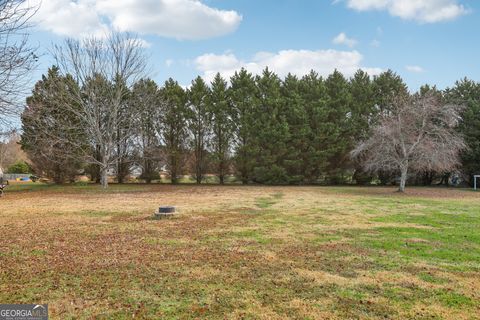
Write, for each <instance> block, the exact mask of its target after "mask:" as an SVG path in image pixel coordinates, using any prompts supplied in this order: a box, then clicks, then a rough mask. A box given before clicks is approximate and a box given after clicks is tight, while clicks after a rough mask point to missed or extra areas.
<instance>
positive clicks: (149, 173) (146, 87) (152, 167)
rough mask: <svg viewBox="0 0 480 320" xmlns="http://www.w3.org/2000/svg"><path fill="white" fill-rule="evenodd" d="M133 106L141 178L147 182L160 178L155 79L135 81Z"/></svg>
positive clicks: (157, 104)
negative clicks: (136, 112)
mask: <svg viewBox="0 0 480 320" xmlns="http://www.w3.org/2000/svg"><path fill="white" fill-rule="evenodd" d="M130 105H131V107H132V108H135V109H137V110H138V111H139V112H138V119H137V133H136V145H135V149H136V150H137V158H138V159H137V160H138V162H139V163H140V165H141V167H142V175H141V178H142V179H144V180H145V182H146V183H151V182H152V180H153V179H158V178H159V175H158V171H159V168H158V162H159V154H158V153H159V144H160V142H159V139H158V135H157V131H156V128H157V122H158V121H160V119H159V116H160V115H159V108H160V99H159V89H158V86H157V84H156V83H155V81H153V80H150V79H143V80H140V81H139V82H137V83H135V85H134V86H133V89H132V96H131V100H130Z"/></svg>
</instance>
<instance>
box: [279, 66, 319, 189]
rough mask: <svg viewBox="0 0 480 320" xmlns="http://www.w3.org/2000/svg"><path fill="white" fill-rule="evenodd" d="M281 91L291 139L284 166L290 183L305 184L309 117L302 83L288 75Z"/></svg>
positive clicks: (309, 132)
mask: <svg viewBox="0 0 480 320" xmlns="http://www.w3.org/2000/svg"><path fill="white" fill-rule="evenodd" d="M281 89H282V90H281V92H282V101H283V106H282V108H281V110H280V112H281V114H282V116H283V117H285V119H287V122H288V128H289V138H290V139H289V140H288V141H287V144H286V147H287V149H288V150H287V152H286V154H285V160H284V165H285V169H286V171H287V175H288V178H289V182H290V183H293V184H299V183H303V182H305V181H306V177H307V176H308V175H309V171H308V166H309V156H310V154H309V147H310V144H309V137H310V135H311V131H310V126H309V123H308V122H309V117H308V114H307V111H306V107H305V101H304V99H303V96H302V92H301V81H300V80H299V79H298V78H297V77H296V76H293V75H292V74H288V75H287V77H286V78H285V80H284V81H283V83H282V88H281Z"/></svg>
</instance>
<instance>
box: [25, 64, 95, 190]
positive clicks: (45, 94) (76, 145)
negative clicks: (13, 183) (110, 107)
mask: <svg viewBox="0 0 480 320" xmlns="http://www.w3.org/2000/svg"><path fill="white" fill-rule="evenodd" d="M75 86H77V84H76V83H75V81H74V80H73V78H72V77H69V76H68V77H62V76H60V74H59V72H58V68H57V67H55V66H54V67H51V68H50V69H48V73H47V75H46V76H45V75H43V76H42V80H40V81H38V82H37V83H36V84H35V88H34V89H33V91H32V95H31V96H30V97H28V98H27V106H26V108H25V111H24V112H23V114H22V137H21V141H20V144H21V145H22V149H23V150H24V151H25V152H26V153H27V155H28V157H29V159H30V161H31V162H32V166H33V168H34V170H35V172H36V173H37V174H40V175H46V176H47V177H50V178H52V179H53V181H54V182H56V183H63V182H66V181H73V180H74V177H75V175H77V174H79V172H80V170H81V168H82V167H83V165H84V161H83V160H84V153H85V152H87V151H88V146H87V143H86V139H85V135H84V133H83V132H82V131H81V130H79V127H80V126H78V125H72V124H77V123H81V120H80V119H79V118H78V117H77V115H76V114H74V113H72V112H67V111H66V110H65V108H64V107H63V106H64V105H63V103H71V104H72V105H74V104H75V102H74V101H69V100H68V99H66V98H65V97H66V96H68V94H67V93H66V92H67V91H69V90H72V88H73V87H75ZM71 109H73V108H71Z"/></svg>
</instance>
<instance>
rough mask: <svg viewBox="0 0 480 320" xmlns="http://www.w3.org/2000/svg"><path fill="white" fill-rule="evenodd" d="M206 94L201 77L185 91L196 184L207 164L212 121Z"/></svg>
mask: <svg viewBox="0 0 480 320" xmlns="http://www.w3.org/2000/svg"><path fill="white" fill-rule="evenodd" d="M208 95H209V88H208V87H207V85H206V83H205V81H204V80H203V79H202V78H201V77H197V78H196V79H195V80H193V81H192V86H191V87H190V89H189V90H188V91H187V96H188V102H187V106H188V113H187V115H188V116H187V123H188V130H189V133H190V136H191V141H190V144H191V150H192V151H193V173H194V177H195V180H196V182H197V184H200V183H202V180H203V178H204V175H205V173H206V170H207V164H208V161H207V160H208V159H207V155H208V153H207V152H208V148H209V143H210V135H211V122H212V121H211V113H210V112H209V110H208V104H207V99H208Z"/></svg>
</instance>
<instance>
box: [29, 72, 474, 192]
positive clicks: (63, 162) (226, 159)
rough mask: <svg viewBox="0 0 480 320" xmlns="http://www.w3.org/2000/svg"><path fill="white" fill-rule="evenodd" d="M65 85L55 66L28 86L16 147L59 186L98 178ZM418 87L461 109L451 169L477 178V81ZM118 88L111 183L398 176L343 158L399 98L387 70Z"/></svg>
mask: <svg viewBox="0 0 480 320" xmlns="http://www.w3.org/2000/svg"><path fill="white" fill-rule="evenodd" d="M92 81H98V79H96V80H95V79H93V80H92ZM62 84H63V85H62ZM69 85H70V86H71V85H75V84H74V80H73V78H71V77H68V76H67V77H62V76H60V75H59V72H58V69H57V68H55V67H52V68H51V69H50V70H49V73H48V74H47V75H46V76H43V78H42V80H41V81H39V82H38V83H37V84H36V86H35V89H34V90H33V93H32V96H31V97H29V98H28V99H27V108H26V110H25V112H24V114H23V116H22V124H23V125H22V129H23V134H22V142H21V143H22V146H23V148H24V150H25V151H26V152H27V154H28V155H29V158H30V160H31V162H32V166H33V167H34V168H35V169H36V171H38V173H39V174H44V175H48V176H50V177H52V178H54V180H55V181H57V182H63V181H65V180H71V179H73V177H74V176H75V175H76V174H78V173H79V172H80V171H81V170H86V171H87V172H88V173H90V175H91V176H92V179H94V180H97V179H99V170H100V169H99V166H98V164H96V163H95V162H86V161H85V160H84V159H86V157H85V155H86V154H89V155H90V156H91V157H92V158H94V159H95V156H96V152H97V151H98V146H95V145H92V143H91V142H90V141H89V139H88V137H87V136H85V135H83V134H82V130H81V129H79V128H81V126H78V125H72V124H74V123H75V124H78V122H81V119H80V118H78V117H76V115H75V114H71V115H68V114H66V113H65V112H64V111H63V109H64V108H63V107H64V104H65V103H68V101H66V100H65V99H63V98H62V96H63V95H64V93H63V92H62V90H69V89H68V86H69ZM108 85H112V84H107V86H108ZM59 88H62V89H59ZM420 91H421V93H422V92H427V91H435V92H436V93H437V94H439V95H441V96H442V97H443V99H445V101H446V102H452V103H460V104H463V105H465V106H466V108H465V111H464V113H463V121H462V122H461V125H460V127H459V128H458V130H460V131H461V132H462V133H463V134H464V136H465V140H466V142H467V144H468V145H469V149H468V150H467V151H465V153H464V154H463V155H462V158H463V168H461V170H462V172H464V173H465V176H466V177H468V176H470V175H471V174H473V173H478V172H480V161H479V160H480V139H479V138H480V84H478V83H476V82H473V81H471V80H468V79H464V80H462V81H459V82H457V83H456V85H455V86H454V87H453V88H450V89H446V90H444V91H439V90H437V89H436V88H435V87H429V86H424V87H422V88H421V90H420ZM125 92H126V93H125V95H124V107H123V109H122V113H121V117H122V118H123V120H122V119H120V120H119V122H118V126H117V127H116V130H118V131H119V132H120V131H121V130H125V127H126V126H129V127H133V129H134V130H133V131H131V132H132V133H131V134H129V135H128V137H127V138H125V136H122V135H121V134H117V135H113V137H114V138H113V139H115V136H116V137H117V139H118V141H114V146H115V148H114V150H113V151H112V152H113V153H114V155H115V159H116V162H115V165H113V166H112V169H114V171H115V173H116V175H117V180H118V181H119V182H122V181H124V179H125V177H126V176H127V175H128V174H129V173H130V172H131V170H132V168H140V169H141V171H142V178H143V179H145V181H147V182H151V181H152V180H155V179H157V178H158V172H159V170H160V168H165V169H166V170H167V171H168V173H169V175H170V177H171V181H172V182H173V183H176V182H178V177H179V176H180V175H183V174H189V175H191V176H193V177H194V179H195V180H196V182H197V183H201V182H202V181H204V178H205V175H206V174H215V175H216V176H218V179H219V181H220V183H224V181H225V179H226V177H227V176H230V175H234V176H235V177H236V178H237V179H238V180H240V181H241V182H243V183H251V182H254V183H263V184H304V183H329V184H338V183H350V182H356V183H361V184H364V183H369V182H371V181H372V180H373V179H375V178H379V179H380V181H381V182H382V183H388V182H389V181H391V180H392V178H393V177H394V176H395V174H396V173H394V172H385V173H381V174H379V175H378V176H377V177H374V176H372V175H371V174H369V173H365V172H362V170H361V166H360V164H358V163H355V162H353V161H352V160H351V159H350V156H349V153H350V151H351V150H352V148H353V147H354V146H355V144H356V143H357V142H358V141H360V140H363V139H366V138H367V137H368V135H369V132H370V129H371V128H372V126H373V125H375V123H376V121H377V119H378V117H379V115H380V114H381V113H383V112H387V111H388V108H389V107H390V105H391V101H392V100H393V99H394V98H395V97H396V96H399V95H405V94H408V88H407V86H406V84H405V83H404V81H403V80H402V79H401V77H400V76H399V75H397V74H396V73H394V72H392V71H386V72H384V73H382V74H380V75H378V76H374V77H370V76H369V75H368V74H367V73H365V72H364V71H362V70H359V71H358V72H356V73H355V75H354V76H353V77H351V78H350V79H348V78H346V77H345V76H344V75H342V74H341V73H340V72H338V71H335V72H333V73H332V74H331V75H329V76H328V77H325V78H324V77H321V76H319V75H318V74H317V73H316V72H314V71H312V72H310V73H309V74H308V75H305V76H303V77H302V78H298V77H296V76H294V75H291V74H289V75H287V76H286V77H285V78H284V79H280V78H279V76H278V75H276V74H275V73H274V72H271V71H270V70H268V69H265V70H264V71H263V73H262V74H261V75H257V76H254V75H252V74H251V73H249V72H247V71H246V70H243V69H242V70H240V71H238V72H237V73H235V75H234V76H232V77H231V78H230V79H229V81H228V82H227V80H226V79H224V78H222V77H221V76H220V75H219V74H217V75H216V76H215V78H214V79H213V81H212V82H211V83H206V82H205V81H204V80H203V79H202V78H201V77H197V78H196V79H195V80H193V81H192V83H191V85H190V87H189V88H188V89H184V88H183V87H182V86H180V85H179V84H178V82H176V81H174V80H173V79H169V80H168V81H166V82H165V84H164V85H163V86H162V87H158V86H157V84H156V83H155V82H154V81H153V80H150V79H145V80H141V81H139V82H137V83H135V84H134V85H133V86H132V87H131V88H130V89H129V88H128V87H127V86H125ZM98 94H99V95H101V90H99V93H98ZM72 103H73V102H72ZM125 119H128V120H129V121H128V122H127V121H125ZM59 130H60V131H62V132H60V133H58V132H57V134H52V132H54V131H59ZM129 132H130V131H129ZM59 136H60V137H63V138H64V139H58V137H59ZM52 137H56V138H55V139H53V138H52ZM121 137H122V138H121ZM73 142H74V143H73ZM99 160H101V159H99ZM99 162H100V161H99ZM444 174H448V173H434V172H422V173H417V178H418V181H420V182H421V183H425V184H429V183H432V181H433V179H434V177H435V176H436V175H444Z"/></svg>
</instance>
